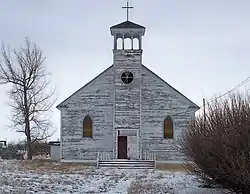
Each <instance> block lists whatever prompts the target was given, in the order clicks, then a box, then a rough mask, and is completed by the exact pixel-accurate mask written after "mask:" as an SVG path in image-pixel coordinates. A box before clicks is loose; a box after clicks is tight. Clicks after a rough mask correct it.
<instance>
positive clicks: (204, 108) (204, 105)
mask: <svg viewBox="0 0 250 194" xmlns="http://www.w3.org/2000/svg"><path fill="white" fill-rule="evenodd" d="M203 111H204V113H203V114H204V115H203V116H204V123H205V122H206V102H205V98H203Z"/></svg>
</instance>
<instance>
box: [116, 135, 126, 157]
mask: <svg viewBox="0 0 250 194" xmlns="http://www.w3.org/2000/svg"><path fill="white" fill-rule="evenodd" d="M119 138H121V139H122V138H124V141H125V139H126V146H125V147H126V157H125V158H119ZM123 143H125V142H123ZM124 152H125V151H124ZM117 159H128V137H127V136H118V138H117Z"/></svg>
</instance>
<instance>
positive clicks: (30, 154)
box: [24, 86, 32, 160]
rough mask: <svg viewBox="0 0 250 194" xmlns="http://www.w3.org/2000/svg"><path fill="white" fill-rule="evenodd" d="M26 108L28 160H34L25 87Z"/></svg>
mask: <svg viewBox="0 0 250 194" xmlns="http://www.w3.org/2000/svg"><path fill="white" fill-rule="evenodd" d="M24 108H25V134H26V137H27V157H28V158H27V159H28V160H32V147H31V143H32V142H31V135H30V120H29V107H28V99H27V90H26V87H25V86H24Z"/></svg>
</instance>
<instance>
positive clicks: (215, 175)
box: [182, 93, 250, 193]
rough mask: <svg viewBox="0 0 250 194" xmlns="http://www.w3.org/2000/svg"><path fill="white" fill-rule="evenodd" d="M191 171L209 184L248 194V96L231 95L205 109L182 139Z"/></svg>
mask: <svg viewBox="0 0 250 194" xmlns="http://www.w3.org/2000/svg"><path fill="white" fill-rule="evenodd" d="M182 149H183V151H184V153H185V155H186V156H187V158H188V159H189V160H190V161H192V162H193V168H192V169H193V170H192V171H193V172H194V173H195V174H196V175H198V176H200V177H201V178H203V179H204V180H205V181H207V182H208V183H209V184H217V185H220V186H221V187H223V188H225V189H229V190H231V191H234V192H242V193H250V97H249V96H248V95H246V96H244V95H242V94H238V93H237V94H232V95H230V97H229V98H227V99H224V100H221V101H218V100H214V102H213V103H210V104H209V105H208V106H207V111H206V117H204V116H199V117H197V118H196V119H195V121H193V122H192V123H191V124H190V125H189V128H188V130H187V131H186V132H185V133H184V136H183V139H182Z"/></svg>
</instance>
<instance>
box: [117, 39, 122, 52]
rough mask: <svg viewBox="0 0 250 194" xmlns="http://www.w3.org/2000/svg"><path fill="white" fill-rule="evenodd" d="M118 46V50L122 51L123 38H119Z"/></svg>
mask: <svg viewBox="0 0 250 194" xmlns="http://www.w3.org/2000/svg"><path fill="white" fill-rule="evenodd" d="M116 44H117V49H119V50H121V49H122V38H118V39H117V41H116Z"/></svg>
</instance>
